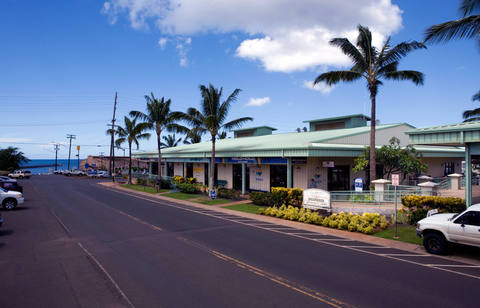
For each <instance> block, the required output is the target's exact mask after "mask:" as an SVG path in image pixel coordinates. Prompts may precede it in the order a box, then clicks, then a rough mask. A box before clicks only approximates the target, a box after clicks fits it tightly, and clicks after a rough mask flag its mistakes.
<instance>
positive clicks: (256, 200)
mask: <svg viewBox="0 0 480 308" xmlns="http://www.w3.org/2000/svg"><path fill="white" fill-rule="evenodd" d="M250 200H252V202H253V204H256V205H260V206H272V205H273V203H272V193H267V192H261V191H252V192H250Z"/></svg>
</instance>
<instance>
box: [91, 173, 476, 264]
mask: <svg viewBox="0 0 480 308" xmlns="http://www.w3.org/2000/svg"><path fill="white" fill-rule="evenodd" d="M99 185H102V186H106V187H109V188H113V189H118V190H122V191H126V192H129V193H131V194H137V195H140V196H148V197H151V198H155V199H159V200H165V201H169V202H175V203H178V204H183V205H188V206H194V207H198V208H202V209H209V210H213V211H217V212H222V213H228V214H230V215H235V216H239V217H245V218H250V219H255V220H258V221H262V222H268V223H273V224H277V225H280V226H286V227H292V228H296V229H300V230H305V231H310V232H313V233H321V234H328V235H332V236H338V237H341V238H345V239H350V240H356V241H360V242H364V243H371V244H376V245H379V246H384V247H388V248H396V249H401V250H404V251H409V252H415V253H422V254H428V253H427V252H426V251H425V248H423V246H419V245H415V244H410V243H405V242H400V241H395V240H389V239H384V238H380V237H376V236H371V235H366V234H362V233H358V232H349V231H343V230H338V229H332V228H326V227H323V226H317V225H311V224H306V223H301V222H296V221H290V220H284V219H279V218H275V217H270V216H264V215H258V214H251V213H245V212H239V211H234V210H230V209H226V208H223V207H225V206H228V205H232V204H241V203H247V201H236V202H232V203H227V204H225V203H224V204H219V205H213V206H212V205H203V204H199V203H195V202H191V201H187V200H179V199H174V198H169V197H164V196H162V195H161V194H150V193H145V192H141V191H136V190H132V189H128V188H123V187H121V186H120V185H119V184H117V183H112V182H102V183H99ZM432 256H433V255H432ZM435 256H436V255H435ZM436 257H440V258H445V259H448V260H453V261H459V262H464V263H468V264H472V265H480V257H477V258H475V257H470V256H436Z"/></svg>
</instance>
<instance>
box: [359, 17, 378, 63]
mask: <svg viewBox="0 0 480 308" xmlns="http://www.w3.org/2000/svg"><path fill="white" fill-rule="evenodd" d="M357 47H359V48H360V51H361V53H362V55H363V58H364V59H365V62H366V63H367V67H369V66H371V65H372V64H373V63H375V61H376V59H377V50H376V49H375V47H374V46H373V45H372V32H370V29H368V28H367V27H364V26H362V25H358V37H357Z"/></svg>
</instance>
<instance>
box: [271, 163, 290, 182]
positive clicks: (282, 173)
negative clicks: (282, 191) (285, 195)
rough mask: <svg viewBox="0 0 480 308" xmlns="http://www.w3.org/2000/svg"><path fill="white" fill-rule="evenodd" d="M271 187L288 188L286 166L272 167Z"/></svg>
mask: <svg viewBox="0 0 480 308" xmlns="http://www.w3.org/2000/svg"><path fill="white" fill-rule="evenodd" d="M270 187H287V166H286V165H270Z"/></svg>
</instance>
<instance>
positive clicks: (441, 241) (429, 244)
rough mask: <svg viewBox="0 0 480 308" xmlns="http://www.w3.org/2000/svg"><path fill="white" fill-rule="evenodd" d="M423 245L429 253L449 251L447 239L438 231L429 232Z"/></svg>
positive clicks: (441, 253) (424, 238) (438, 253)
mask: <svg viewBox="0 0 480 308" xmlns="http://www.w3.org/2000/svg"><path fill="white" fill-rule="evenodd" d="M423 246H424V247H425V249H426V250H427V251H428V252H429V253H433V254H435V255H444V254H446V252H447V241H446V240H445V237H443V235H441V234H438V233H427V234H425V235H424V237H423Z"/></svg>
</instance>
